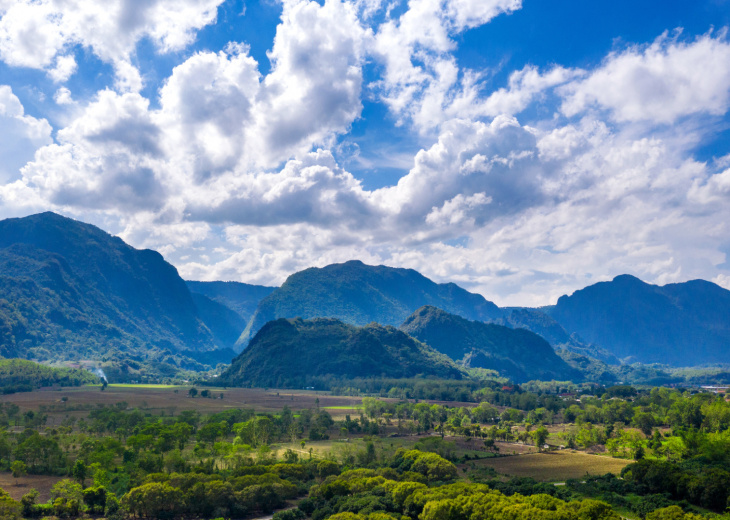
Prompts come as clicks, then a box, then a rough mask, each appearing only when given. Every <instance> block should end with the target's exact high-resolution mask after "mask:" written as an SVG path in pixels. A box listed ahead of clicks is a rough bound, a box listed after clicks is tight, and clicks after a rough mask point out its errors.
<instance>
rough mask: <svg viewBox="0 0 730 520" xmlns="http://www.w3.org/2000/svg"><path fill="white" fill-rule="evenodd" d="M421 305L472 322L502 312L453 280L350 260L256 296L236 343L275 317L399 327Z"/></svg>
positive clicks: (292, 278)
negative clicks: (436, 279) (444, 281)
mask: <svg viewBox="0 0 730 520" xmlns="http://www.w3.org/2000/svg"><path fill="white" fill-rule="evenodd" d="M423 305H434V306H436V307H439V308H441V309H445V310H446V311H448V312H451V313H454V314H458V315H460V316H464V317H466V318H469V319H472V320H482V321H489V320H493V319H496V318H498V317H500V316H501V315H502V312H501V311H500V309H499V308H498V307H497V306H496V305H495V304H493V303H492V302H489V301H487V300H486V299H485V298H484V297H483V296H481V295H479V294H473V293H470V292H468V291H466V290H465V289H462V288H461V287H459V286H458V285H456V284H453V283H447V284H437V283H436V282H433V281H431V280H429V279H428V278H426V277H425V276H423V275H422V274H420V273H418V272H417V271H414V270H413V269H400V268H394V267H386V266H382V265H381V266H371V265H365V264H363V263H362V262H360V261H355V260H353V261H350V262H346V263H344V264H333V265H328V266H326V267H322V268H315V267H313V268H310V269H305V270H304V271H300V272H298V273H295V274H293V275H291V276H289V278H287V280H286V281H285V282H284V284H283V285H282V286H281V287H280V288H278V289H276V290H275V291H273V292H272V293H271V294H269V295H268V296H267V297H265V298H264V299H263V300H261V302H260V303H259V306H258V308H257V309H256V312H255V313H254V315H253V317H252V318H251V320H250V321H249V323H248V326H247V327H246V329H245V331H244V333H243V334H242V335H241V338H240V339H239V345H240V346H241V347H244V346H245V345H246V343H247V342H248V340H249V339H250V338H251V337H252V336H253V335H254V334H255V333H256V332H257V331H258V330H259V329H260V328H261V327H262V326H263V325H264V324H265V323H267V322H269V321H271V320H275V319H277V318H296V317H301V318H305V319H307V318H316V317H329V318H337V319H339V320H342V321H343V322H345V323H349V324H352V325H366V324H368V323H371V322H377V323H381V324H383V325H394V326H398V325H400V324H401V323H403V320H405V319H406V318H407V317H408V316H409V315H410V314H411V313H413V312H414V311H415V310H416V309H418V308H419V307H421V306H423Z"/></svg>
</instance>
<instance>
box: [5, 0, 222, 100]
mask: <svg viewBox="0 0 730 520" xmlns="http://www.w3.org/2000/svg"><path fill="white" fill-rule="evenodd" d="M222 2H223V0H152V1H148V2H137V1H135V0H107V1H104V2H98V1H96V0H18V1H16V2H8V3H7V4H6V5H3V6H0V7H1V9H0V59H2V60H3V61H5V62H6V63H7V64H8V65H11V66H22V67H30V68H35V69H43V70H46V71H48V74H49V76H51V78H52V79H53V80H54V81H57V82H63V81H65V80H67V79H68V78H69V77H70V76H71V74H73V72H74V70H75V61H73V56H72V55H70V54H67V51H69V50H70V49H72V48H73V47H74V46H76V45H80V46H82V47H88V48H90V49H92V50H93V52H94V53H95V54H96V55H97V56H98V57H99V58H101V59H102V60H104V61H106V62H108V63H111V64H113V65H114V67H115V70H116V72H117V74H118V75H119V78H120V81H119V85H120V88H123V89H127V90H131V91H134V90H138V89H139V87H140V85H141V82H140V81H139V80H138V79H137V78H135V77H134V76H135V75H134V73H133V71H131V70H130V68H133V66H132V64H131V61H130V58H131V56H132V55H133V54H134V52H135V46H136V44H137V42H139V41H140V40H141V39H142V38H146V37H147V38H150V39H151V40H152V41H153V42H154V44H155V46H156V47H157V48H158V49H159V50H160V51H161V52H170V51H177V50H180V49H183V48H185V47H186V46H187V45H189V44H190V43H191V42H192V41H193V39H194V37H195V33H196V31H197V30H199V29H201V28H202V27H204V26H206V25H208V24H210V23H213V22H214V21H215V20H216V16H217V9H218V5H220V4H221V3H222ZM137 75H138V74H137Z"/></svg>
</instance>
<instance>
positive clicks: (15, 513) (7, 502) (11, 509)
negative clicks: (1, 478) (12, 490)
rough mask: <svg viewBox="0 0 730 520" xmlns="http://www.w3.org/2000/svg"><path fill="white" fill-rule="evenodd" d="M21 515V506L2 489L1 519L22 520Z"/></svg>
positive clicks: (0, 501) (0, 500) (0, 495)
mask: <svg viewBox="0 0 730 520" xmlns="http://www.w3.org/2000/svg"><path fill="white" fill-rule="evenodd" d="M20 513H21V506H20V504H19V503H18V502H16V501H15V500H13V499H12V498H11V496H10V495H9V494H8V493H6V492H5V491H3V490H2V489H0V518H2V519H3V520H21V516H20Z"/></svg>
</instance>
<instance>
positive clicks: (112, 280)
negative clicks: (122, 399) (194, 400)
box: [0, 213, 233, 377]
mask: <svg viewBox="0 0 730 520" xmlns="http://www.w3.org/2000/svg"><path fill="white" fill-rule="evenodd" d="M228 335H229V336H230V335H231V333H230V332H229V333H228ZM230 346H231V343H228V344H226V343H225V342H222V341H221V340H220V338H219V337H218V336H217V334H216V333H215V332H213V331H211V330H210V328H209V327H207V326H206V324H205V323H204V322H203V320H202V319H201V316H200V314H199V311H198V309H197V307H196V305H195V303H194V301H193V298H192V296H191V295H190V292H189V291H188V288H187V286H186V285H185V282H184V281H183V280H182V279H181V278H180V276H179V275H178V273H177V270H176V269H175V268H174V267H173V266H172V265H170V264H169V263H167V262H165V260H164V259H163V258H162V256H161V255H160V254H159V253H157V252H155V251H150V250H137V249H135V248H133V247H131V246H129V245H127V244H125V243H124V241H122V240H121V239H120V238H117V237H114V236H111V235H109V234H108V233H106V232H104V231H102V230H100V229H98V228H97V227H95V226H92V225H89V224H84V223H82V222H78V221H75V220H72V219H69V218H65V217H62V216H60V215H57V214H55V213H41V214H37V215H31V216H29V217H25V218H19V219H7V220H3V221H0V355H2V356H3V357H21V358H29V359H35V360H40V361H50V360H64V361H67V360H80V359H87V360H95V361H99V362H105V363H108V364H111V365H114V366H115V367H117V368H118V369H119V370H120V372H119V374H118V375H119V376H120V377H124V375H125V374H136V375H138V376H140V377H141V376H145V375H151V374H155V375H160V374H171V373H173V372H174V371H176V370H178V369H179V368H189V369H201V368H204V366H203V364H201V363H200V362H199V361H198V360H199V359H204V360H205V361H206V364H207V363H216V362H219V361H227V360H228V359H230V356H232V355H233V353H232V351H230V350H229V349H228V348H227V347H230ZM113 370H114V368H112V371H113Z"/></svg>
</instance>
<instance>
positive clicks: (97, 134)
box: [21, 90, 164, 211]
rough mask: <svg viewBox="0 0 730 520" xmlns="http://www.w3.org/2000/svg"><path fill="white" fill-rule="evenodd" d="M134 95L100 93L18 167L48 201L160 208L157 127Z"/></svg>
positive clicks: (145, 104)
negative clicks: (32, 158)
mask: <svg viewBox="0 0 730 520" xmlns="http://www.w3.org/2000/svg"><path fill="white" fill-rule="evenodd" d="M148 104H149V103H148V101H147V100H146V99H144V98H142V97H141V96H139V95H138V94H124V95H120V94H117V93H115V92H112V91H109V90H107V91H102V92H100V93H99V95H98V99H97V100H96V101H95V102H94V103H91V104H90V105H89V106H88V107H86V109H85V110H84V111H83V113H82V115H81V116H80V117H79V118H77V119H76V120H75V121H74V122H73V123H72V124H71V125H69V126H68V127H66V128H64V129H62V130H59V132H58V136H57V140H58V144H52V145H49V146H45V147H43V148H41V149H40V150H38V151H37V152H36V155H35V158H34V160H33V161H32V162H30V163H28V164H27V165H26V166H25V167H24V168H23V169H22V170H21V171H22V174H23V179H24V180H25V182H26V183H27V184H28V185H30V186H33V187H35V188H36V189H37V191H38V193H39V194H40V195H41V196H43V197H44V198H45V199H46V200H48V201H49V202H50V203H51V204H53V205H55V206H59V207H64V206H69V207H79V208H96V209H110V208H117V209H121V210H125V209H126V210H127V211H130V210H139V209H145V208H159V207H161V205H162V200H163V195H164V189H163V186H162V184H161V182H160V180H159V178H158V176H157V174H156V173H155V169H156V161H157V160H158V158H159V157H160V154H161V152H160V149H159V145H158V141H159V129H158V128H157V127H156V126H155V125H154V123H153V122H152V120H151V118H150V116H149V113H148Z"/></svg>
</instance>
